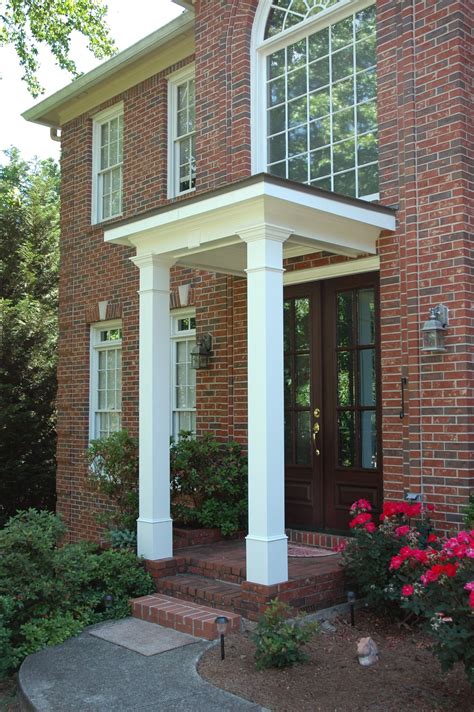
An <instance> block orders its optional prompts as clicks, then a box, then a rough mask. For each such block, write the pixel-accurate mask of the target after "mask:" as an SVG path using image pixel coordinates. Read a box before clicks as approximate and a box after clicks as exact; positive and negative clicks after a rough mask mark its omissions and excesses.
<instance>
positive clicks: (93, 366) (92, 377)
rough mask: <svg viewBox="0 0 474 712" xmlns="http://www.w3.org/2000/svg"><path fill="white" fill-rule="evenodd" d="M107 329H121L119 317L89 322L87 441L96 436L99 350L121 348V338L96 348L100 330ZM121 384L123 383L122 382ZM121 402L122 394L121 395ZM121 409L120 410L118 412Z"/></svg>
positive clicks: (121, 324)
mask: <svg viewBox="0 0 474 712" xmlns="http://www.w3.org/2000/svg"><path fill="white" fill-rule="evenodd" d="M108 329H123V323H122V320H121V319H114V320H113V321H99V322H97V323H95V324H91V327H90V338H89V344H90V346H89V442H90V441H91V440H95V439H96V438H97V435H96V432H95V416H96V413H97V410H98V388H99V368H98V366H99V351H106V350H107V349H108V348H117V347H118V346H120V347H121V348H122V344H123V339H122V340H120V341H111V342H110V343H109V344H107V345H106V344H104V345H103V346H102V347H101V348H100V349H99V348H97V346H98V344H100V343H101V342H100V341H99V339H100V332H101V331H106V330H108ZM122 385H123V384H122ZM122 404H123V396H122ZM122 412H123V411H122V410H120V413H122Z"/></svg>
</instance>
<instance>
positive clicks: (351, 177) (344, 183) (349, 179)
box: [334, 171, 356, 197]
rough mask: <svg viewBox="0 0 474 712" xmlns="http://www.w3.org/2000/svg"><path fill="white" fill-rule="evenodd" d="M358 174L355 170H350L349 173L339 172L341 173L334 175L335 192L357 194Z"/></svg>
mask: <svg viewBox="0 0 474 712" xmlns="http://www.w3.org/2000/svg"><path fill="white" fill-rule="evenodd" d="M355 181H356V176H355V171H348V172H347V173H339V175H335V176H334V192H335V193H341V195H350V196H354V197H355V195H356V183H355Z"/></svg>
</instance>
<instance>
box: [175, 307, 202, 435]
mask: <svg viewBox="0 0 474 712" xmlns="http://www.w3.org/2000/svg"><path fill="white" fill-rule="evenodd" d="M185 318H194V319H195V318H196V309H190V308H189V307H182V308H181V309H173V311H172V313H171V326H170V342H171V353H170V361H171V379H170V382H171V397H170V403H171V408H170V433H171V435H172V436H173V437H174V436H175V434H174V414H175V413H180V412H183V413H184V412H185V413H189V412H190V411H194V412H196V411H197V408H194V409H192V408H176V405H175V404H176V344H177V342H178V341H180V340H184V339H191V338H193V339H194V340H195V339H196V329H190V330H189V331H178V329H177V327H178V320H179V319H185Z"/></svg>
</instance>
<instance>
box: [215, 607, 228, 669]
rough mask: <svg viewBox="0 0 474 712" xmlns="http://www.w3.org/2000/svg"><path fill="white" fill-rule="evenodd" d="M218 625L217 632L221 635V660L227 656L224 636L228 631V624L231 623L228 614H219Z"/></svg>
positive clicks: (216, 621) (216, 622)
mask: <svg viewBox="0 0 474 712" xmlns="http://www.w3.org/2000/svg"><path fill="white" fill-rule="evenodd" d="M215 624H216V626H217V632H218V633H219V635H220V637H221V660H224V658H225V648H224V636H225V634H226V633H227V626H228V625H229V619H228V618H226V616H217V618H216V620H215Z"/></svg>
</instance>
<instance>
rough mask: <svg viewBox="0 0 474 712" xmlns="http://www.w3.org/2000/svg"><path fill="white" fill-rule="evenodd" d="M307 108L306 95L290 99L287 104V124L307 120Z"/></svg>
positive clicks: (303, 122)
mask: <svg viewBox="0 0 474 712" xmlns="http://www.w3.org/2000/svg"><path fill="white" fill-rule="evenodd" d="M307 110H308V100H307V98H306V96H303V97H301V99H294V100H293V101H291V102H290V103H289V104H288V126H289V127H292V126H298V125H299V124H305V123H306V121H307V120H308V115H307Z"/></svg>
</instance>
